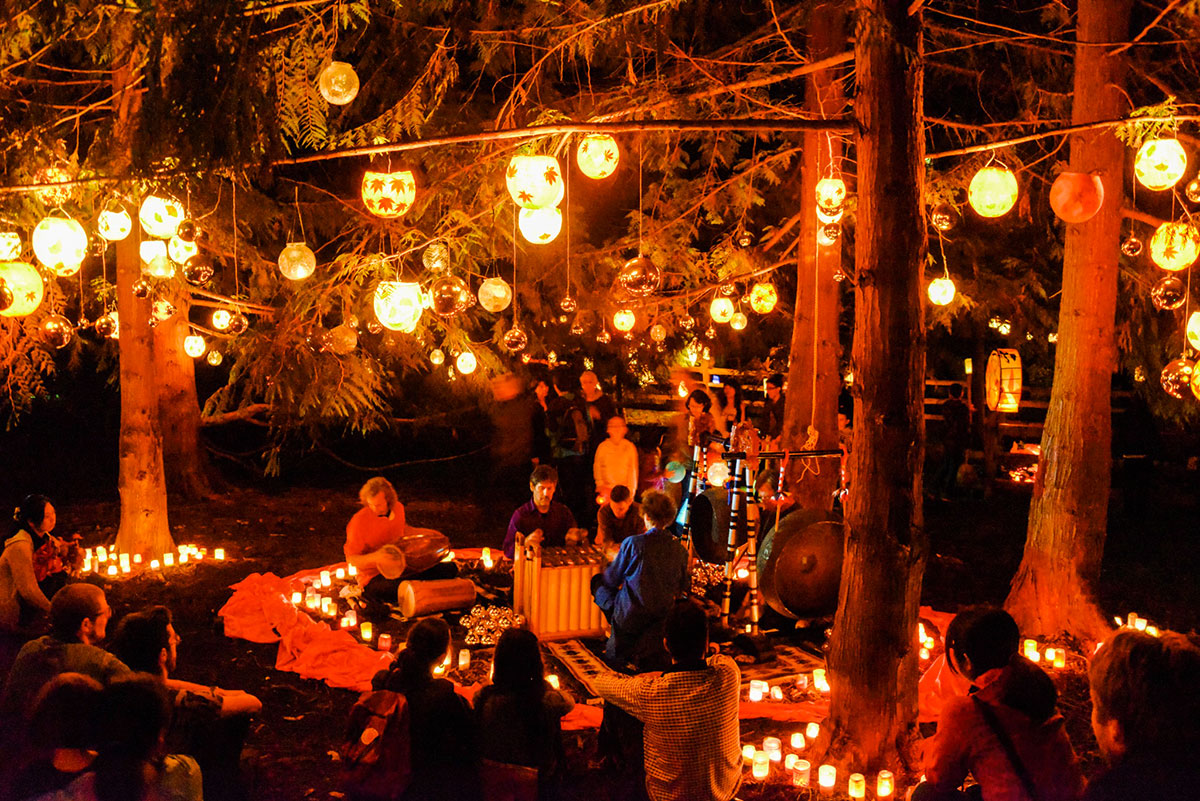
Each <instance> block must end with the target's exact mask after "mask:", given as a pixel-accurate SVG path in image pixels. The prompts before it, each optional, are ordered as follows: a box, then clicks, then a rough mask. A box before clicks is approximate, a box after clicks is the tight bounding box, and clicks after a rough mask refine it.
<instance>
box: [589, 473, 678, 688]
mask: <svg viewBox="0 0 1200 801" xmlns="http://www.w3.org/2000/svg"><path fill="white" fill-rule="evenodd" d="M642 517H643V519H644V520H645V523H646V527H647V531H646V533H645V534H636V535H634V536H632V537H626V538H625V540H624V541H623V542H622V543H621V549H620V550H619V551H618V552H617V558H616V559H614V560H613V563H612V564H611V565H609V566H608V567H607V568H606V569H605V570H604V572H603V573H599V574H597V575H595V576H593V577H592V594H593V595H594V596H595V599H596V605H597V606H599V607H600V609H601V610H603V611H604V614H605V616H606V617H607V618H608V620H609V622H610V623H611V624H612V634H611V636H609V638H608V644H607V645H606V646H605V650H604V655H605V659H606V660H607V661H608V663H609V664H610V665H612V666H614V667H621V666H623V665H625V664H627V663H630V662H632V663H633V664H634V665H635V666H637V667H638V668H639V669H641V670H647V669H652V668H653V667H656V666H657V665H658V664H660V663H662V662H663V661H664V657H665V654H663V652H662V627H663V623H664V622H665V621H666V618H667V613H668V612H670V611H671V606H672V604H674V602H675V599H676V598H677V597H679V596H681V595H684V594H686V593H687V591H688V588H689V587H690V585H691V576H690V574H689V573H688V554H687V549H685V548H684V547H683V545H681V544H680V542H679V540H677V539H676V538H675V536H674V535H673V534H671V533H670V532H669V531H667V527H668V526H670V525H671V523H672V522H673V521H674V519H675V504H674V503H672V502H671V499H670V498H668V497H667V496H666V495H665V494H663V493H661V492H656V491H654V492H647V493H646V495H645V496H644V497H643V498H642Z"/></svg>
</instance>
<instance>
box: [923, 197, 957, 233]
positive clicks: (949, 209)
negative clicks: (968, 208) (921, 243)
mask: <svg viewBox="0 0 1200 801" xmlns="http://www.w3.org/2000/svg"><path fill="white" fill-rule="evenodd" d="M929 222H930V223H931V224H932V225H933V227H934V228H936V229H938V230H939V231H949V230H950V229H952V228H954V226H955V225H957V224H958V211H956V210H955V208H954V206H951V205H950V204H949V203H939V204H938V205H936V206H934V207H933V211H931V212H929Z"/></svg>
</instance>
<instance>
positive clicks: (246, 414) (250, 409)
mask: <svg viewBox="0 0 1200 801" xmlns="http://www.w3.org/2000/svg"><path fill="white" fill-rule="evenodd" d="M270 411H271V404H269V403H251V404H250V405H249V406H243V407H242V408H240V409H234V410H233V411H232V412H224V413H222V414H210V415H205V416H204V417H201V418H200V425H201V426H203V427H204V428H208V427H210V426H223V425H227V424H229V423H253V424H254V425H258V426H264V425H266V423H264V422H263V421H262V420H260V419H259V418H260V417H262V416H264V415H266V414H268V413H269V412H270Z"/></svg>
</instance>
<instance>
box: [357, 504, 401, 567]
mask: <svg viewBox="0 0 1200 801" xmlns="http://www.w3.org/2000/svg"><path fill="white" fill-rule="evenodd" d="M391 514H392V517H390V518H387V517H380V516H379V515H377V514H375V513H374V512H372V511H371V510H370V509H368V508H367V507H365V506H364V507H363V508H361V509H359V510H358V511H357V512H355V513H354V517H352V518H350V522H349V523H347V524H346V547H345V552H346V555H347V556H361V555H362V554H365V553H372V552H374V551H378V550H379V549H380V548H382V547H383V546H385V545H391V544H393V543H395V542H398V541H399V540H400V539H401V538H402V537H404V505H403V504H402V503H400V502H399V501H397V502H396V504H395V505H394V506H393V507H392V512H391ZM359 575H360V576H361V578H360V579H359V583H360V584H362V585H364V586H365V585H366V583H367V582H368V581H370V580H371V579H373V578H375V577H376V576H378V575H379V571H378V570H376V569H375V567H374V566H373V565H371V566H367V567H364V568H362V569H361V570H360V571H359Z"/></svg>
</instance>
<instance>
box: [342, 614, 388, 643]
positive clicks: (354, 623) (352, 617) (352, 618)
mask: <svg viewBox="0 0 1200 801" xmlns="http://www.w3.org/2000/svg"><path fill="white" fill-rule="evenodd" d="M346 619H347V620H349V621H350V626H351V627H354V626H357V625H358V612H355V611H354V610H353V609H351V610H349V611H348V612H346ZM379 636H381V637H382V636H383V635H382V634H381V635H379Z"/></svg>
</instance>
